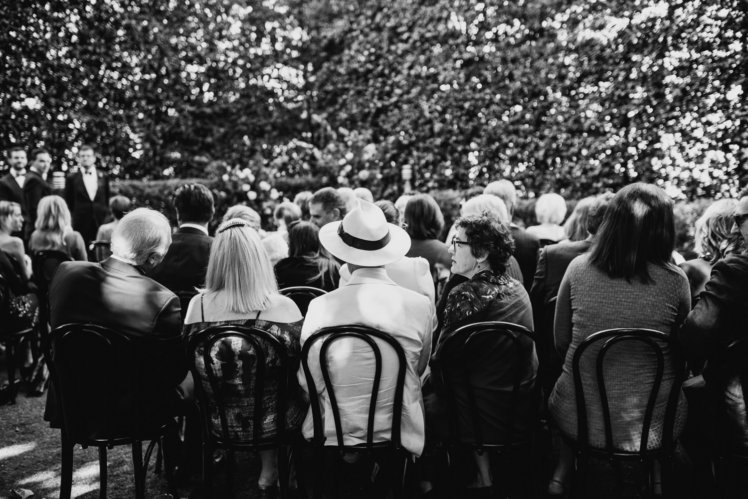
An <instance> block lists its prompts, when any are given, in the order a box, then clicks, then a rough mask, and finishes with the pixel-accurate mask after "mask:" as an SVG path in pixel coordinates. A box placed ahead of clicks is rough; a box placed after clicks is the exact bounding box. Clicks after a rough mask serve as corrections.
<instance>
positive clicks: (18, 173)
mask: <svg viewBox="0 0 748 499" xmlns="http://www.w3.org/2000/svg"><path fill="white" fill-rule="evenodd" d="M10 174H11V175H13V176H14V177H15V178H18V177H25V176H26V169H25V168H24V169H23V170H11V171H10Z"/></svg>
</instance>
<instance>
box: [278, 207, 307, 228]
mask: <svg viewBox="0 0 748 499" xmlns="http://www.w3.org/2000/svg"><path fill="white" fill-rule="evenodd" d="M273 218H274V219H276V220H280V219H281V218H282V219H283V222H284V223H285V224H286V227H288V226H289V225H291V224H292V223H293V222H295V221H296V220H298V219H300V218H301V208H299V205H297V204H295V203H292V202H291V201H283V202H282V203H281V204H279V205H278V206H276V207H275V210H274V211H273Z"/></svg>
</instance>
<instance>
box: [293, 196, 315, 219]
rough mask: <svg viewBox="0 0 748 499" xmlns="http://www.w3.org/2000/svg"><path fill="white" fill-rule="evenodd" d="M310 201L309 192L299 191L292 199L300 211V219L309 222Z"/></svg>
mask: <svg viewBox="0 0 748 499" xmlns="http://www.w3.org/2000/svg"><path fill="white" fill-rule="evenodd" d="M311 199H312V193H311V192H310V191H301V192H300V193H298V194H296V196H294V198H293V202H294V203H296V205H297V206H298V207H299V208H300V209H301V219H302V220H309V200H311Z"/></svg>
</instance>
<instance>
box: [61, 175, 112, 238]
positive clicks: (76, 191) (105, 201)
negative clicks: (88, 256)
mask: <svg viewBox="0 0 748 499" xmlns="http://www.w3.org/2000/svg"><path fill="white" fill-rule="evenodd" d="M96 172H97V176H98V183H99V187H98V189H97V190H96V196H95V197H94V200H93V201H91V198H90V197H88V191H86V185H85V184H84V183H83V173H82V172H75V173H73V174H72V175H70V176H69V177H68V178H67V180H66V181H65V201H66V202H67V203H68V208H70V214H71V216H72V221H73V229H75V230H77V231H78V232H80V234H81V236H83V240H84V241H85V242H86V246H88V244H89V243H90V242H91V241H94V240H95V239H96V231H97V230H98V228H99V225H101V224H103V223H104V220H106V217H107V215H108V214H109V179H108V177H107V176H106V175H105V174H104V173H103V172H102V171H101V170H98V169H97V170H96Z"/></svg>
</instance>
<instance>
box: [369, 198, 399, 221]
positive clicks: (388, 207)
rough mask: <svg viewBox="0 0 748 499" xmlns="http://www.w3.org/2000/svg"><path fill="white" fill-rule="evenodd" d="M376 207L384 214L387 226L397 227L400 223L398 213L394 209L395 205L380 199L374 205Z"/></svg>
mask: <svg viewBox="0 0 748 499" xmlns="http://www.w3.org/2000/svg"><path fill="white" fill-rule="evenodd" d="M374 204H375V205H376V206H378V207H379V209H380V210H382V213H384V218H385V219H386V220H387V223H388V224H393V225H399V223H400V212H399V211H398V209H397V208H396V207H395V203H393V202H392V201H389V200H387V199H380V200H379V201H377V202H376V203H374Z"/></svg>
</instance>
